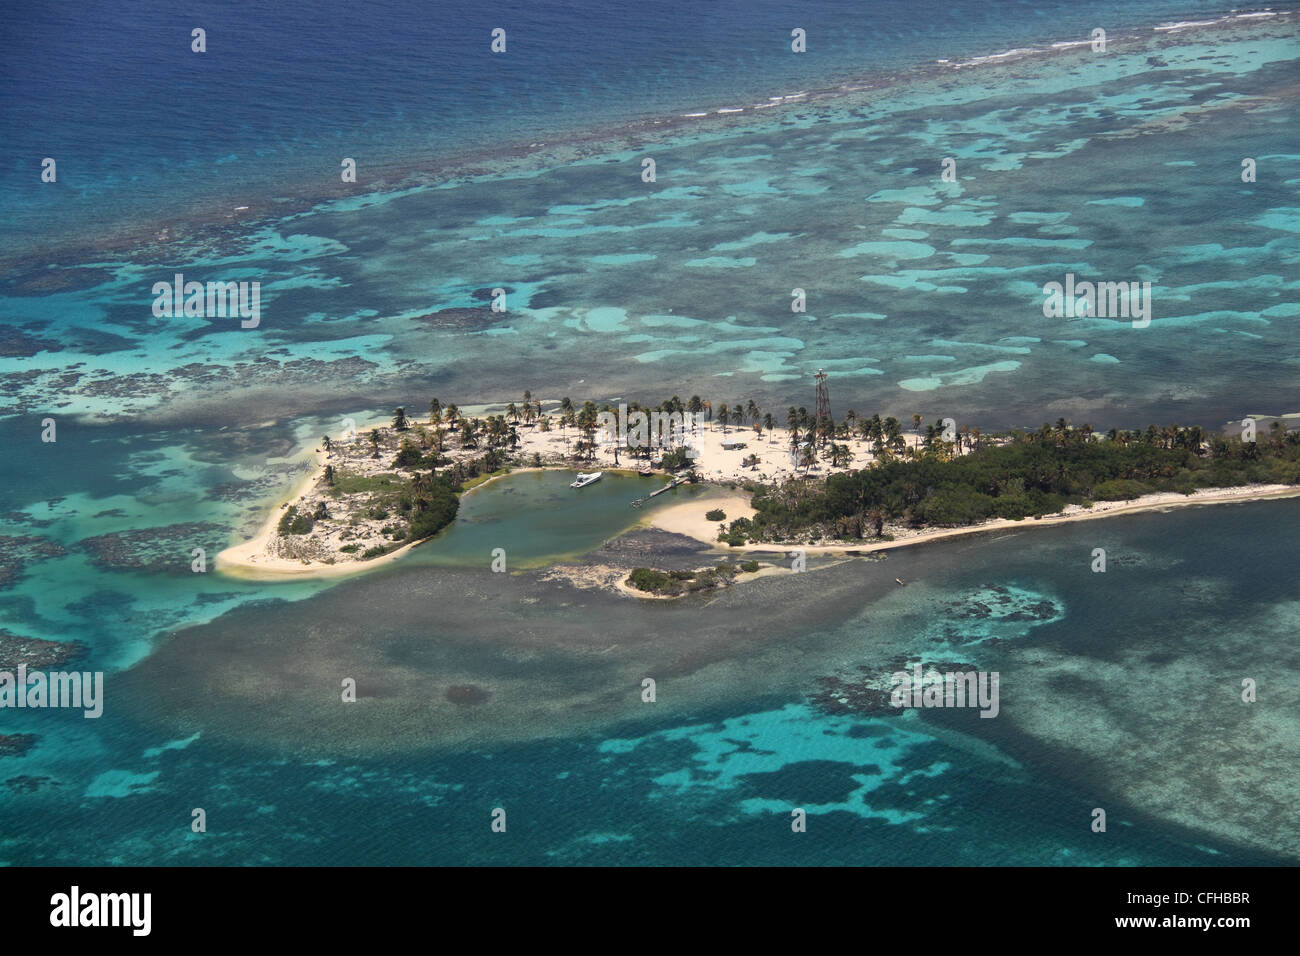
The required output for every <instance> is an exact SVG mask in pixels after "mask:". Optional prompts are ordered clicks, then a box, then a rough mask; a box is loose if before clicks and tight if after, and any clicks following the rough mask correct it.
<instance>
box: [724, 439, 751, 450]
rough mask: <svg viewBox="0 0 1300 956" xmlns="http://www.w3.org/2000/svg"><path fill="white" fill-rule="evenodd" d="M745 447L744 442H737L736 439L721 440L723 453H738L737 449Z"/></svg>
mask: <svg viewBox="0 0 1300 956" xmlns="http://www.w3.org/2000/svg"><path fill="white" fill-rule="evenodd" d="M745 447H747V445H746V444H745V442H743V441H739V440H738V439H735V438H724V439H722V450H723V451H738V450H739V449H741V448H745Z"/></svg>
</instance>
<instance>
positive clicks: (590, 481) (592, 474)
mask: <svg viewBox="0 0 1300 956" xmlns="http://www.w3.org/2000/svg"><path fill="white" fill-rule="evenodd" d="M604 477H605V473H604V472H603V471H587V472H582V471H580V472H578V480H577V481H575V482H572V483H571V484H570V485H569V487H570V488H586V487H587V486H588V485H594V484H595V483H596V482H598V481H600V479H602V478H604Z"/></svg>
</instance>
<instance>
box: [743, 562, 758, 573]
mask: <svg viewBox="0 0 1300 956" xmlns="http://www.w3.org/2000/svg"><path fill="white" fill-rule="evenodd" d="M740 570H742V571H744V572H746V573H747V574H753V573H754V572H755V571H757V570H758V562H757V561H746V562H744V563H743V564H742V565H741V566H740Z"/></svg>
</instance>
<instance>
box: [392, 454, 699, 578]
mask: <svg viewBox="0 0 1300 956" xmlns="http://www.w3.org/2000/svg"><path fill="white" fill-rule="evenodd" d="M576 474H577V472H573V471H535V472H524V473H522V474H517V475H507V476H506V477H504V478H498V479H495V480H493V481H492V482H491V483H490V484H487V485H484V486H483V487H482V488H479V489H474V490H472V491H471V492H469V493H468V494H467V495H465V496H464V497H462V498H461V503H460V510H459V511H458V512H457V514H456V521H455V523H454V524H453V525H452V526H451V527H450V528H448V529H447V530H446V531H444V532H443V533H442V534H440V535H438V537H437V538H435V539H433V540H432V541H429V542H428V543H426V544H422V545H420V547H418V548H417V549H415V550H414V551H413V552H412V553H411V555H410V560H411V561H412V562H419V563H421V564H447V565H470V566H473V565H480V564H486V565H490V564H491V562H492V552H493V551H494V550H496V549H498V548H500V549H501V550H502V551H504V552H505V558H506V567H507V568H514V567H528V566H534V565H537V564H539V563H541V562H543V561H544V560H545V559H558V558H561V557H565V556H576V555H579V554H582V553H584V552H587V551H591V550H593V549H595V548H598V547H599V546H600V545H601V544H603V543H604V542H605V541H606V540H607V539H608V538H612V537H614V536H615V535H617V534H619V533H621V532H623V531H627V530H628V529H629V528H631V527H632V526H634V525H635V524H637V523H638V522H640V521H642V520H643V519H645V518H646V517H647V516H649V515H651V514H653V513H654V511H655V510H657V509H658V508H661V507H663V506H664V505H669V504H675V503H679V502H681V501H682V500H684V499H685V498H686V497H687V496H689V495H694V494H698V493H700V492H702V491H704V490H705V489H704V488H702V487H701V488H699V489H698V490H697V489H695V488H691V487H684V488H677V489H674V490H673V491H671V492H669V493H667V494H663V495H659V496H657V497H655V498H654V499H653V500H652V501H650V502H648V503H646V504H645V505H643V506H641V507H640V508H633V507H631V503H632V502H633V501H635V500H637V499H639V498H644V497H645V496H646V495H648V494H650V492H652V491H657V490H658V489H660V488H662V487H663V486H664V485H665V484H667V479H665V478H664V477H663V476H662V475H656V476H654V477H652V478H643V477H641V476H640V475H633V476H628V475H616V474H613V473H610V472H606V474H605V477H604V478H602V479H601V480H600V481H598V482H596V483H595V484H594V485H588V486H587V487H585V488H582V489H576V490H575V489H573V488H570V487H569V484H570V482H572V481H573V480H574V478H575V476H576Z"/></svg>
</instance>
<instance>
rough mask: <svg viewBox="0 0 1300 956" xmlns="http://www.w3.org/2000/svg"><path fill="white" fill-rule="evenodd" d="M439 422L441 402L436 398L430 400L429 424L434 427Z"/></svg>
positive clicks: (440, 418) (440, 419)
mask: <svg viewBox="0 0 1300 956" xmlns="http://www.w3.org/2000/svg"><path fill="white" fill-rule="evenodd" d="M440 421H442V402H440V401H438V399H437V398H433V399H430V401H429V424H430V425H436V424H438V422H440Z"/></svg>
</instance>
